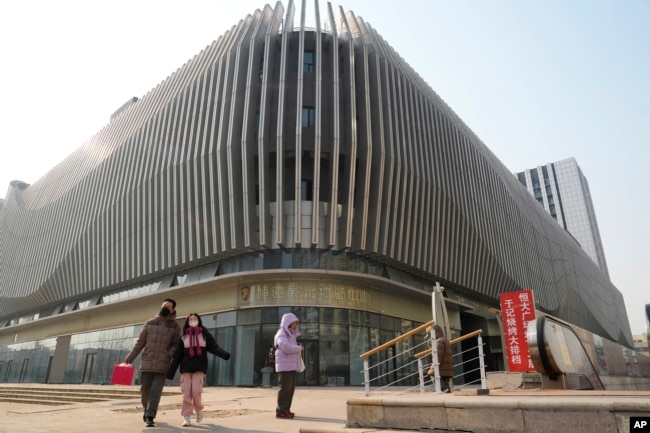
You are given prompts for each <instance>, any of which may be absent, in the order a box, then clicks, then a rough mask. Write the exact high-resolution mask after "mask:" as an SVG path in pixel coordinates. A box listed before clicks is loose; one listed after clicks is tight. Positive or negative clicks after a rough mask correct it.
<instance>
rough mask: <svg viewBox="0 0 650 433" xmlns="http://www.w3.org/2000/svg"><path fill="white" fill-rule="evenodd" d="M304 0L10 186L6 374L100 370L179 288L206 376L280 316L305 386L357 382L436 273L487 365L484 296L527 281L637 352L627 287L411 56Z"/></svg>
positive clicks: (233, 377)
mask: <svg viewBox="0 0 650 433" xmlns="http://www.w3.org/2000/svg"><path fill="white" fill-rule="evenodd" d="M296 10H297V9H296V7H295V6H294V4H293V3H292V2H289V3H288V4H287V6H286V9H285V6H284V5H283V4H281V3H277V5H276V6H275V7H271V6H267V7H265V8H264V9H263V10H257V11H255V12H254V13H253V14H252V15H249V16H247V17H246V18H245V19H243V20H242V21H240V22H239V23H237V24H236V25H235V26H234V27H232V28H231V29H230V30H229V31H228V32H226V33H225V34H224V35H223V36H221V37H220V38H219V39H217V40H216V41H215V42H213V43H212V44H210V45H209V46H208V47H207V48H205V49H204V50H203V51H201V52H200V53H199V54H197V55H196V56H194V57H193V58H192V59H191V60H189V61H188V62H187V63H186V64H184V65H183V66H182V67H181V68H179V69H178V70H177V71H176V72H174V73H173V74H172V75H170V76H169V77H168V78H167V79H166V80H165V81H163V82H162V83H160V84H159V85H158V86H156V87H155V88H154V89H153V90H151V91H150V92H149V93H148V94H146V95H145V96H144V97H142V98H140V99H135V98H134V99H132V100H130V101H129V102H128V103H127V104H125V106H124V107H122V108H121V109H120V110H118V112H116V113H115V114H114V115H113V117H112V118H111V121H110V123H109V124H108V125H106V126H105V127H104V128H103V129H102V130H100V131H99V132H97V134H96V135H95V136H93V137H92V139H90V140H89V141H88V142H87V143H85V144H84V145H83V146H81V147H80V148H79V149H78V150H77V151H75V152H74V153H73V154H72V155H70V156H69V157H68V158H67V159H65V160H64V161H63V162H61V163H60V164H58V165H57V166H56V167H54V168H53V169H52V170H51V171H50V172H49V173H47V174H46V175H45V176H44V177H42V178H41V179H39V180H38V181H37V182H36V183H34V184H33V185H26V184H24V183H21V182H13V183H12V184H11V186H10V189H9V192H8V195H7V198H6V200H5V201H4V203H1V204H0V381H9V382H16V381H25V382H30V381H31V382H54V383H57V382H93V383H106V382H107V381H108V379H109V375H110V371H111V367H112V365H113V364H115V363H116V362H119V361H121V360H122V359H123V358H124V356H125V355H126V353H127V352H128V350H129V349H130V347H131V346H132V344H133V342H134V338H135V337H137V335H138V333H139V330H140V326H141V324H142V323H143V322H144V320H146V319H148V318H150V317H152V316H153V315H154V314H155V312H156V311H157V310H158V308H159V306H160V303H161V302H162V299H163V298H165V297H173V298H175V299H176V300H177V301H178V312H179V316H182V317H184V316H185V315H187V314H189V313H191V312H198V313H200V314H201V315H202V316H203V318H204V322H205V324H206V325H207V326H208V327H209V328H210V329H211V330H212V331H214V333H215V334H216V336H217V340H218V341H219V343H220V345H222V346H224V347H225V348H227V349H228V350H229V351H231V352H232V353H233V358H231V361H230V362H229V363H223V362H220V363H211V365H212V367H211V373H209V374H208V379H207V380H208V383H210V384H217V383H218V384H228V385H252V384H257V383H259V372H260V369H261V368H262V367H263V366H264V355H265V354H266V352H267V348H268V345H269V343H270V341H271V338H272V336H273V334H274V332H275V330H276V328H277V326H278V323H279V317H280V316H281V315H282V314H283V313H284V312H286V311H293V312H295V313H296V314H298V316H299V317H300V318H301V322H302V324H301V330H302V334H303V335H302V336H303V342H304V344H305V345H306V347H307V350H306V356H307V365H308V369H307V372H306V373H305V375H304V378H303V379H302V383H305V384H326V383H330V384H331V383H335V384H360V383H361V382H362V380H363V378H362V374H361V370H362V366H361V363H360V361H359V354H361V353H363V352H365V351H367V350H368V349H369V348H370V347H371V346H375V345H378V344H379V343H380V342H384V341H386V340H388V339H390V338H393V337H395V336H396V335H398V334H400V333H402V332H403V331H404V330H408V329H411V327H413V326H416V325H419V324H421V323H423V322H426V321H428V320H430V319H431V301H430V296H431V292H432V287H433V286H434V285H435V283H436V282H439V283H440V284H442V286H444V287H445V292H444V294H445V297H446V302H447V306H448V309H449V314H450V320H451V326H452V329H453V332H454V335H453V336H457V335H459V334H461V333H465V332H468V331H472V330H475V329H477V328H481V329H483V330H484V331H485V333H486V335H488V336H489V338H488V339H487V341H488V347H487V353H488V365H489V366H490V367H491V368H493V369H498V368H502V364H501V362H502V361H500V360H501V359H502V358H501V352H500V351H501V347H500V337H499V331H498V326H497V322H496V320H495V317H494V315H493V314H492V313H490V312H489V311H488V309H490V308H491V307H498V299H499V293H502V292H510V291H516V290H521V289H525V288H530V289H532V290H533V292H534V294H535V301H536V307H537V309H538V310H539V311H541V312H544V313H548V314H552V315H553V316H556V317H558V318H561V319H563V320H565V321H568V322H570V323H573V324H575V325H577V326H580V327H582V328H585V329H587V330H590V331H592V332H594V333H596V334H598V335H601V336H603V337H605V338H608V339H611V340H614V341H617V342H619V343H621V344H624V345H626V346H629V347H631V346H632V337H631V332H630V328H629V323H628V319H627V313H626V311H625V307H624V303H623V298H622V295H621V293H620V292H619V291H618V290H617V288H616V287H614V286H613V285H612V283H611V282H610V281H609V279H608V278H607V277H606V275H605V274H604V273H603V272H602V271H600V269H599V268H598V267H597V266H596V265H595V264H594V263H593V261H592V260H591V259H590V258H589V256H587V254H586V253H585V252H584V251H583V250H582V249H581V248H580V245H578V244H577V242H576V241H575V240H574V239H573V238H572V237H571V236H570V235H569V234H568V233H567V232H566V231H564V230H563V229H562V228H560V227H559V226H558V225H557V223H556V222H555V221H554V220H553V219H552V218H551V217H550V216H549V215H548V214H547V213H546V212H545V211H544V209H543V208H542V207H540V206H539V205H538V204H537V202H536V201H535V199H534V198H533V197H531V196H530V195H529V194H528V193H527V192H526V190H525V189H524V188H523V186H522V185H520V183H519V182H518V180H517V179H516V177H514V176H513V175H512V174H511V173H510V171H509V170H508V169H507V168H506V167H504V166H503V164H502V163H501V162H500V161H499V160H498V159H497V157H496V156H495V155H494V154H493V153H492V152H491V151H490V150H489V149H488V148H487V147H486V146H485V144H484V143H482V142H481V140H480V139H479V138H478V137H477V136H476V135H475V134H474V133H472V131H471V130H470V128H469V127H468V126H467V125H465V123H463V121H462V120H461V119H460V118H459V117H458V116H457V115H456V114H455V113H454V112H453V111H452V110H451V109H450V108H449V107H448V106H447V105H446V104H445V103H444V101H442V100H441V99H440V97H438V95H437V94H436V93H435V92H434V91H433V90H432V89H431V87H430V86H429V85H428V84H427V83H425V82H424V81H423V80H422V79H421V78H420V76H419V75H418V74H417V73H416V72H415V71H413V69H411V67H410V66H409V65H408V64H406V63H405V61H404V60H403V59H402V58H401V57H400V56H399V54H398V53H396V52H395V51H394V50H393V49H392V48H391V47H390V45H389V44H388V43H387V42H386V41H384V40H383V39H382V38H381V36H380V35H379V34H378V33H377V32H376V31H375V30H374V29H373V28H372V27H371V26H370V25H369V24H368V23H366V22H364V21H363V19H361V18H360V17H358V16H356V15H355V14H353V13H352V12H344V11H343V9H341V8H333V7H332V6H331V5H328V6H327V7H326V8H325V9H324V10H319V9H318V2H315V8H314V11H315V12H314V13H315V16H314V17H312V18H311V19H310V20H311V21H312V22H313V21H315V22H316V25H315V27H307V25H306V24H305V22H306V17H305V13H304V12H303V13H302V14H298V13H297V12H296ZM301 10H302V11H305V10H306V8H305V7H304V5H303V7H302V8H301ZM217 365H218V367H217Z"/></svg>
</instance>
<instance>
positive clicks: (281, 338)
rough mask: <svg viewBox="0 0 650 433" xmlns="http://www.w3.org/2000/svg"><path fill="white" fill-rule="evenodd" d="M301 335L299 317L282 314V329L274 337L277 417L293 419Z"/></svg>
mask: <svg viewBox="0 0 650 433" xmlns="http://www.w3.org/2000/svg"><path fill="white" fill-rule="evenodd" d="M299 336H300V331H299V330H298V317H296V315H295V314H293V313H287V314H285V315H283V316H282V320H281V321H280V329H278V332H276V334H275V338H273V345H274V346H275V371H277V372H278V386H279V387H280V389H279V390H278V405H277V407H276V408H275V416H276V417H277V418H287V419H291V418H293V417H294V416H295V414H294V413H293V412H291V410H290V409H291V402H292V401H293V394H294V391H295V389H296V372H298V371H301V369H300V366H301V361H302V349H303V347H302V345H300V344H299V343H298V341H297V338H298V337H299Z"/></svg>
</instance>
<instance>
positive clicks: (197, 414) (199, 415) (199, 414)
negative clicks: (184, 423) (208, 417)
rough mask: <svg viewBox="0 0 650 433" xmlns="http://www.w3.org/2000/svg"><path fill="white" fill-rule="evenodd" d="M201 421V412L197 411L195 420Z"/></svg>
mask: <svg viewBox="0 0 650 433" xmlns="http://www.w3.org/2000/svg"><path fill="white" fill-rule="evenodd" d="M201 421H203V412H201V411H199V412H197V413H196V422H201Z"/></svg>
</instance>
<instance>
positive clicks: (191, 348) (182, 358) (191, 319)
mask: <svg viewBox="0 0 650 433" xmlns="http://www.w3.org/2000/svg"><path fill="white" fill-rule="evenodd" d="M208 352H210V353H212V354H213V355H216V356H218V357H220V358H223V359H225V360H228V359H230V353H228V352H226V351H225V350H224V349H222V348H221V347H219V345H218V344H217V341H216V340H215V339H214V337H213V336H212V334H210V332H208V330H207V329H205V328H204V327H203V322H202V321H201V316H199V315H198V314H196V313H192V314H190V315H189V316H187V319H186V320H185V325H183V335H182V336H181V340H180V342H179V343H178V346H177V347H176V351H175V352H174V358H173V359H172V362H171V364H170V365H169V370H168V371H167V379H173V378H174V375H175V374H176V370H177V369H178V367H179V366H180V368H181V391H182V392H183V406H182V408H181V415H182V416H183V426H185V427H186V426H189V425H190V424H191V422H190V417H191V416H192V409H193V410H194V411H196V422H197V423H199V422H201V421H202V420H203V413H202V410H203V408H204V405H203V401H202V398H201V396H202V394H203V378H204V377H205V373H207V371H208Z"/></svg>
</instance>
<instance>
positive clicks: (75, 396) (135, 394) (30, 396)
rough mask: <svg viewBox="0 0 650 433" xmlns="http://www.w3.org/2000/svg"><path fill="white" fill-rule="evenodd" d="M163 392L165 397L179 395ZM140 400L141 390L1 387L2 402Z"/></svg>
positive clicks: (110, 386)
mask: <svg viewBox="0 0 650 433" xmlns="http://www.w3.org/2000/svg"><path fill="white" fill-rule="evenodd" d="M178 394H179V393H178V392H169V391H163V395H178ZM122 399H124V400H129V399H138V400H139V399H140V388H139V387H135V386H133V387H129V386H114V385H106V386H93V385H46V386H38V385H25V384H20V385H15V386H12V385H9V384H3V385H1V386H0V401H5V402H11V403H23V404H40V405H50V406H60V405H66V404H73V403H96V402H101V401H109V400H122Z"/></svg>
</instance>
